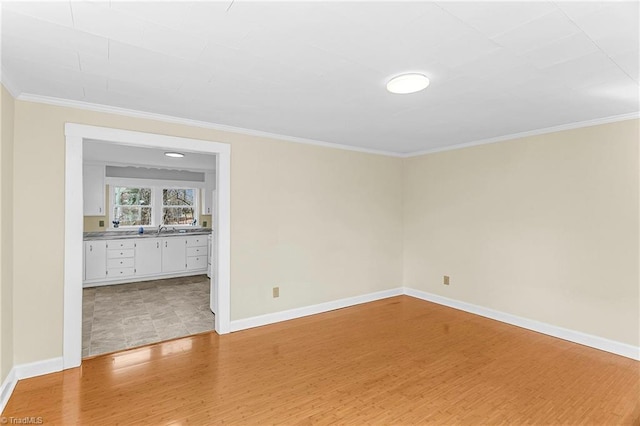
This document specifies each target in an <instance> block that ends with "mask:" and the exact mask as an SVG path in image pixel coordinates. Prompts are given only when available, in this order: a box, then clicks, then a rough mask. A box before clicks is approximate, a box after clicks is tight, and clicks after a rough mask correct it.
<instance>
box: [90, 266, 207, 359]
mask: <svg viewBox="0 0 640 426" xmlns="http://www.w3.org/2000/svg"><path fill="white" fill-rule="evenodd" d="M213 321H214V316H213V313H211V310H210V309H209V279H208V278H207V276H206V275H198V276H193V277H180V278H170V279H164V280H155V281H145V282H140V283H131V284H118V285H110V286H101V287H92V288H85V289H84V290H83V295H82V357H87V356H93V355H99V354H104V353H107V352H114V351H118V350H123V349H128V348H133V347H136V346H142V345H147V344H149V343H155V342H160V341H163V340H168V339H173V338H175V337H182V336H188V335H191V334H197V333H202V332H205V331H210V330H213V329H214V325H213V324H214V323H213Z"/></svg>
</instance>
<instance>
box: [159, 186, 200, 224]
mask: <svg viewBox="0 0 640 426" xmlns="http://www.w3.org/2000/svg"><path fill="white" fill-rule="evenodd" d="M196 192H197V191H196V190H195V189H193V188H180V189H163V190H162V223H163V224H165V225H192V224H193V221H194V219H196V215H195V213H196V212H195V201H196Z"/></svg>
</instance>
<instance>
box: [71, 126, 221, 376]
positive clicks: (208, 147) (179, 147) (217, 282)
mask: <svg viewBox="0 0 640 426" xmlns="http://www.w3.org/2000/svg"><path fill="white" fill-rule="evenodd" d="M65 137H66V163H65V273H64V346H63V366H64V368H65V369H66V368H72V367H77V366H79V365H80V363H81V358H82V346H83V345H82V313H83V282H85V284H86V274H85V266H84V256H85V254H86V253H85V251H86V250H87V249H86V247H85V244H86V243H85V242H83V232H84V231H85V227H84V212H85V209H84V206H83V197H79V196H78V194H82V193H83V160H84V156H85V149H84V148H85V147H86V145H85V144H86V143H91V142H94V143H95V142H99V143H100V144H104V145H105V146H106V147H111V148H114V149H123V148H126V147H129V148H130V149H134V150H135V149H140V148H145V149H155V150H160V151H163V152H164V151H177V152H182V153H190V154H193V155H194V156H196V155H198V154H204V155H205V156H206V155H209V156H210V158H211V159H212V160H211V161H212V162H213V163H214V164H212V170H214V173H215V182H216V189H215V192H214V193H213V196H215V202H214V203H213V206H214V211H211V212H210V213H211V216H209V220H210V221H211V224H210V226H211V228H212V230H213V232H212V233H211V234H212V236H213V238H211V242H210V243H209V242H207V243H206V244H207V246H206V247H205V246H203V245H202V244H199V243H198V244H196V243H195V241H196V240H198V238H197V237H196V235H185V234H187V232H188V231H193V230H194V229H193V228H192V229H181V226H180V225H184V223H180V222H179V221H178V222H176V223H175V225H177V226H175V227H170V228H176V229H175V230H174V229H170V230H169V232H171V233H172V234H171V235H169V234H164V235H161V236H153V235H148V237H156V239H155V241H152V242H153V243H154V244H155V243H157V244H156V245H158V246H159V243H160V241H164V242H165V243H166V244H167V251H168V252H169V251H170V250H169V248H168V244H169V242H175V241H178V240H180V241H181V243H182V242H183V241H182V240H183V239H184V244H186V245H189V247H188V248H187V249H186V250H187V251H186V252H185V246H182V247H181V249H182V251H183V252H185V253H186V254H185V256H186V255H189V254H190V255H192V257H193V259H190V260H189V258H187V262H186V264H187V265H188V268H187V269H188V271H189V272H188V273H187V274H185V273H184V272H182V273H178V274H177V276H176V272H175V271H173V272H174V274H173V275H174V276H166V275H163V274H159V275H153V274H154V273H156V272H157V271H156V272H153V271H151V270H146V272H145V273H146V274H147V275H145V274H144V273H143V274H142V280H145V279H146V281H149V280H148V278H150V277H152V278H160V279H161V278H169V279H180V276H181V275H188V276H190V277H192V278H188V277H185V278H184V279H187V280H192V281H194V282H193V283H190V284H196V282H197V281H200V282H201V284H202V283H205V286H207V284H208V289H209V297H210V298H209V300H208V305H209V308H210V310H211V311H213V312H215V313H216V315H215V330H216V332H218V333H219V334H224V333H228V332H229V322H230V300H229V299H230V291H229V284H230V283H229V276H230V256H229V249H230V221H229V219H230V218H229V216H230V215H229V213H230V211H229V210H230V208H229V207H230V203H229V201H230V200H229V193H230V147H229V145H227V144H223V143H218V142H209V141H203V140H197V139H188V138H181V137H173V136H165V135H158V134H150V133H142V132H132V131H126V130H118V129H110V128H104V127H96V126H87V125H80V124H73V123H67V124H66V125H65ZM121 187H122V186H121ZM164 194H165V198H166V194H167V192H166V191H165V193H164ZM183 195H184V194H183ZM160 198H162V196H160ZM183 198H184V197H183ZM159 202H160V201H159V200H156V203H159ZM164 204H166V205H163V203H160V204H156V205H160V206H163V207H161V208H162V209H164V210H163V215H162V216H160V214H159V211H157V212H156V213H158V214H159V216H160V217H162V218H163V219H161V220H173V219H171V218H172V217H174V216H176V217H177V216H180V215H181V214H182V212H181V213H180V214H177V215H176V211H175V210H176V208H175V207H174V206H173V205H171V204H170V203H169V204H167V203H164ZM180 208H181V209H183V208H184V206H182V205H180ZM109 209H110V212H109V214H111V213H112V212H113V211H115V212H119V210H118V209H117V208H116V209H115V210H113V205H111V206H109ZM105 210H106V209H105ZM128 213H130V211H128ZM138 213H139V212H138ZM147 213H148V212H147ZM118 216H121V215H120V214H119V215H118ZM124 216H126V217H128V216H127V215H124ZM107 217H109V216H107ZM203 217H204V218H206V216H203ZM167 218H169V219H167ZM139 219H140V217H138V220H139ZM103 220H104V219H103ZM175 220H178V219H175ZM150 223H151V222H150V221H148V220H147V222H146V223H145V224H147V225H149V224H150ZM195 223H196V222H195V221H194V222H192V225H194V224H195ZM159 225H160V226H159V227H158V233H160V232H163V231H164V232H167V229H166V228H167V227H166V226H163V224H162V223H159ZM113 226H118V224H115V223H114V224H113ZM143 228H145V227H144V226H143ZM149 230H150V231H151V229H149ZM140 231H141V232H142V234H144V231H146V229H142V230H140ZM152 232H153V231H152ZM174 232H175V234H173V233H174ZM183 233H184V234H183ZM133 237H134V238H136V241H138V240H140V241H141V242H142V241H143V240H142V239H141V238H138V237H141V235H137V236H135V235H134V236H133ZM160 237H162V239H160ZM171 237H175V238H174V239H171ZM189 239H194V242H193V243H191V244H190V243H189V241H188V240H189ZM201 239H202V238H200V240H201ZM150 240H151V239H150V238H149V239H148V240H147V239H145V240H144V241H147V243H146V245H149V243H148V241H150ZM94 241H98V240H94ZM123 241H124V240H123ZM96 244H97V245H98V246H101V245H102V243H96ZM124 244H125V245H127V244H128V245H131V242H125V243H124ZM191 246H193V247H191ZM123 247H124V246H123ZM201 247H205V248H207V249H208V250H209V251H210V252H211V253H212V255H211V260H212V265H211V272H210V275H211V279H210V281H208V278H207V275H206V273H207V272H208V271H209V268H208V266H207V267H203V265H201V264H200V262H201V259H199V258H197V256H198V254H197V253H196V251H198V250H200V248H201ZM90 248H91V249H93V246H91V247H90ZM98 248H100V247H98ZM158 248H159V247H158ZM105 250H106V247H105ZM120 253H122V254H120ZM141 253H142V252H141ZM145 253H146V252H145ZM129 254H131V253H130V252H125V251H124V250H121V251H120V252H118V253H115V252H114V253H113V256H116V255H117V256H120V258H121V259H116V260H113V259H115V258H114V257H110V258H106V257H105V258H106V260H107V261H109V260H110V259H111V262H110V266H112V267H113V268H114V269H113V271H118V272H120V273H121V274H124V273H127V274H128V273H129V272H130V270H129V269H128V268H130V266H128V264H127V265H124V263H126V262H131V259H129V258H128V257H126V256H125V255H127V256H128V255H129ZM143 255H144V253H142V255H141V256H143ZM117 256H116V257H117ZM98 259H100V257H99V256H98ZM194 259H195V260H194ZM189 261H191V263H189ZM113 262H116V263H117V262H122V265H120V264H118V265H115V264H113V265H111V263H113ZM205 264H206V263H205ZM145 265H146V267H148V266H149V265H150V264H149V263H148V262H147V263H145ZM201 267H202V268H201ZM200 269H202V271H200ZM107 270H109V268H107ZM164 272H167V271H164ZM168 272H171V271H168ZM198 272H202V274H201V275H200V276H199V278H195V277H198V275H197V274H198ZM149 274H151V275H153V276H151V275H149ZM109 278H110V281H109V280H107V281H103V283H106V284H121V283H122V282H126V281H128V280H127V279H125V278H123V279H124V280H125V281H122V280H120V281H118V279H117V278H115V277H114V275H113V274H112V276H111V277H109ZM114 280H115V282H114ZM98 281H100V279H99V277H98ZM139 281H140V280H139ZM95 282H96V281H94V283H95ZM139 285H140V284H138V286H139ZM143 287H145V285H143ZM164 288H165V289H168V288H169V287H164ZM146 289H147V288H144V290H146ZM194 289H195V287H194ZM147 295H149V292H147ZM192 326H193V324H192ZM195 328H197V327H195V326H194V328H193V329H194V330H195ZM168 338H170V337H168Z"/></svg>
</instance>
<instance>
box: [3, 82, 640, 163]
mask: <svg viewBox="0 0 640 426" xmlns="http://www.w3.org/2000/svg"><path fill="white" fill-rule="evenodd" d="M3 76H4V77H3V78H4V80H3V82H4V81H5V80H6V73H4V72H3ZM5 87H6V88H7V90H9V92H11V94H12V95H14V98H16V99H17V100H19V101H27V102H36V103H41V104H47V105H55V106H62V107H68V108H78V109H83V110H88V111H96V112H103V113H107V114H117V115H124V116H127V117H136V118H143V119H148V120H156V121H163V122H166V123H175V124H182V125H185V126H193V127H200V128H205V129H213V130H219V131H223V132H232V133H242V134H246V135H249V136H257V137H263V138H270V139H279V140H283V141H288V142H295V143H302V144H306V145H315V146H322V147H326V148H335V149H342V150H346V151H355V152H363V153H367V154H375V155H385V156H388V157H397V158H411V157H418V156H421V155H426V154H433V153H436V152H443V151H452V150H456V149H462V148H468V147H472V146H478V145H486V144H490V143H496V142H503V141H507V140H511V139H519V138H524V137H528V136H537V135H544V134H547V133H553V132H560V131H563V130H572V129H579V128H582V127H591V126H597V125H600V124H607V123H615V122H618V121H626V120H632V119H634V118H640V112H632V113H627V114H621V115H614V116H610V117H603V118H596V119H593V120H586V121H576V122H573V123H567V124H561V125H558V126H553V127H546V128H542V129H536V130H530V131H526V132H520V133H512V134H508V135H503V136H497V137H494V138H489V139H481V140H477V141H471V142H465V143H461V144H457V145H450V146H443V147H438V148H432V149H426V150H422V151H413V152H406V153H401V152H393V151H384V150H378V149H368V148H361V147H355V146H351V145H343V144H338V143H332V142H323V141H318V140H314V139H307V138H301V137H297V136H288V135H282V134H277V133H269V132H263V131H260V130H253V129H247V128H243V127H235V126H227V125H225V124H217V123H209V122H206V121H199V120H191V119H188V118H180V117H173V116H170V115H164V114H156V113H151V112H144V111H138V110H133V109H127V108H120V107H112V106H108V105H101V104H94V103H90V102H83V101H75V100H70V99H61V98H54V97H50V96H41V95H34V94H30V93H20V92H19V91H17V89H16V88H15V86H12V87H13V89H11V88H10V87H9V86H7V85H6V84H5ZM14 91H15V92H16V93H19V94H18V95H16V94H14Z"/></svg>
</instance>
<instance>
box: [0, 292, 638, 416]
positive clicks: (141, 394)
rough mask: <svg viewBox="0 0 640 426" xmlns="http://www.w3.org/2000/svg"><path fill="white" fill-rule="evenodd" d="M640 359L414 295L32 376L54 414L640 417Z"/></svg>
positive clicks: (38, 397) (40, 410)
mask: <svg viewBox="0 0 640 426" xmlns="http://www.w3.org/2000/svg"><path fill="white" fill-rule="evenodd" d="M639 395H640V363H639V362H637V361H633V360H631V359H627V358H624V357H620V356H617V355H612V354H609V353H606V352H602V351H598V350H595V349H591V348H587V347H584V346H580V345H577V344H573V343H569V342H566V341H563V340H560V339H555V338H552V337H548V336H545V335H542V334H538V333H535V332H531V331H528V330H524V329H521V328H518V327H514V326H510V325H506V324H502V323H499V322H497V321H492V320H489V319H486V318H482V317H478V316H474V315H471V314H467V313H464V312H460V311H456V310H454V309H450V308H446V307H442V306H439V305H435V304H432V303H428V302H425V301H421V300H418V299H413V298H411V297H408V296H399V297H394V298H390V299H385V300H381V301H377V302H373V303H368V304H364V305H359V306H355V307H351V308H347V309H341V310H337V311H333V312H329V313H325V314H320V315H315V316H311V317H306V318H301V319H297V320H293V321H287V322H284V323H279V324H274V325H270V326H265V327H260V328H256V329H251V330H246V331H243V332H238V333H232V334H230V335H225V336H218V335H216V334H215V333H206V334H201V335H197V336H191V337H186V338H182V339H178V340H174V341H169V342H164V343H159V344H155V345H150V346H145V347H142V348H137V349H132V350H128V351H125V352H119V353H115V354H111V355H104V356H99V357H96V358H93V359H89V360H86V361H84V362H83V365H82V367H81V368H76V369H72V370H67V371H64V372H61V373H54V374H49V375H46V376H41V377H37V378H33V379H27V380H21V381H20V382H19V383H18V385H17V386H16V389H15V391H14V394H13V396H12V397H11V399H10V401H9V403H8V405H7V407H6V409H5V411H4V412H3V414H2V415H3V416H5V417H7V416H12V417H17V418H20V417H25V416H29V417H32V416H40V417H42V418H43V421H44V423H45V424H83V425H103V424H104V425H106V424H135V425H141V424H153V425H163V424H165V425H182V424H196V425H199V424H221V423H230V424H246V425H263V424H349V425H352V424H356V425H360V424H384V425H401V424H597V425H608V424H634V425H639V424H640V403H639Z"/></svg>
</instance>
